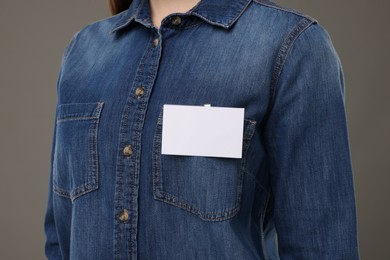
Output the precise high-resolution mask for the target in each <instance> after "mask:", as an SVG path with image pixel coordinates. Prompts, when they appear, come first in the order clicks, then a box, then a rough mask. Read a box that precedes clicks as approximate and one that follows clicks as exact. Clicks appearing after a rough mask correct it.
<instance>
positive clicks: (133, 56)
mask: <svg viewBox="0 0 390 260" xmlns="http://www.w3.org/2000/svg"><path fill="white" fill-rule="evenodd" d="M177 16H179V17H180V18H181V22H177V21H178V20H177V19H173V18H175V17H177ZM155 39H158V41H156V40H155ZM141 87H142V88H141ZM142 90H143V91H142ZM344 91H345V89H344V78H343V72H342V67H341V64H340V60H339V58H338V56H337V53H336V51H335V49H334V47H333V45H332V42H331V40H330V38H329V35H328V33H327V32H326V30H325V29H324V28H323V27H322V26H321V25H320V24H319V23H318V22H317V21H316V20H315V19H313V18H311V17H309V16H307V15H304V14H302V13H299V12H297V11H295V10H290V9H286V8H283V7H281V6H277V5H275V4H274V3H272V2H269V1H262V0H202V1H201V2H199V3H198V4H197V5H196V6H194V7H193V8H192V9H191V10H189V11H188V12H186V13H173V14H170V15H168V16H167V17H165V18H164V19H163V21H162V25H161V27H160V28H159V29H157V28H156V27H154V26H153V25H152V23H151V18H150V7H149V2H148V0H134V1H133V2H132V4H131V5H130V7H129V9H128V10H126V11H124V12H122V13H119V14H117V15H115V16H112V17H109V18H105V19H103V20H100V21H97V22H94V23H91V24H89V25H87V26H85V27H84V28H82V29H81V30H80V31H78V32H77V33H75V35H74V37H73V38H72V40H71V41H70V42H69V44H68V45H67V47H66V49H65V51H64V54H63V57H62V64H61V70H60V73H59V77H58V85H57V94H58V95H57V105H56V114H55V116H56V118H55V126H54V135H53V145H52V154H51V170H50V178H49V191H48V204H47V210H46V218H45V233H46V238H47V240H46V244H45V252H46V255H47V257H48V258H49V259H95V260H96V259H186V260H188V259H299V260H302V259H332V260H335V259H358V258H359V253H358V242H357V227H356V208H355V197H354V183H353V174H352V165H351V157H350V150H349V141H348V131H347V122H346V114H345V92H344ZM164 104H182V105H200V106H201V105H203V104H211V105H212V106H216V107H239V108H245V116H244V133H243V147H242V152H243V153H242V154H243V157H242V158H239V159H237V158H221V157H207V156H180V155H166V154H161V150H160V149H161V130H162V114H163V105H164ZM129 145H130V146H131V147H130V146H129Z"/></svg>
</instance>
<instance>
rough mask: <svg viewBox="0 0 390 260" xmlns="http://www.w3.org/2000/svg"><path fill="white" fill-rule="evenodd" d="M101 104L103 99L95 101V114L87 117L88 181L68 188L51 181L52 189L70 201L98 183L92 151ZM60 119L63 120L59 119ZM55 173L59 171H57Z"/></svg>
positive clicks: (94, 187)
mask: <svg viewBox="0 0 390 260" xmlns="http://www.w3.org/2000/svg"><path fill="white" fill-rule="evenodd" d="M91 104H92V103H91ZM103 104H104V102H103V101H100V102H96V103H95V106H96V107H95V110H94V112H93V114H96V116H95V117H89V119H90V120H91V122H90V124H89V129H88V145H89V157H88V164H89V169H88V173H87V179H88V181H87V182H86V183H82V184H80V185H79V186H77V187H74V188H71V189H70V190H65V189H62V188H61V187H59V186H58V185H57V184H56V183H55V181H53V191H54V192H56V193H57V194H58V195H60V196H63V197H67V198H70V199H71V200H72V202H73V201H74V200H75V199H77V198H78V197H80V196H81V195H83V194H86V193H89V192H91V191H94V190H96V189H97V188H98V183H97V181H98V178H97V177H96V178H95V177H94V176H95V175H97V174H98V172H97V167H98V166H97V164H98V162H97V161H96V160H97V159H98V158H97V150H95V151H93V149H97V130H98V128H99V118H100V115H101V111H102V108H103ZM84 119H86V118H84ZM60 121H65V120H60ZM94 155H96V156H94ZM53 171H54V170H53ZM57 174H59V173H58V172H57Z"/></svg>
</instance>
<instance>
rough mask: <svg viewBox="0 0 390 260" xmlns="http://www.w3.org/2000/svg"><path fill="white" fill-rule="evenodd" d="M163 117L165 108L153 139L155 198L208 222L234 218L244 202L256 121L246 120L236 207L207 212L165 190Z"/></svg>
mask: <svg viewBox="0 0 390 260" xmlns="http://www.w3.org/2000/svg"><path fill="white" fill-rule="evenodd" d="M162 116H163V106H162V107H161V108H160V112H159V115H158V118H157V125H156V129H155V132H154V137H153V146H152V147H153V152H152V154H153V169H152V175H153V176H152V179H153V197H154V198H155V199H158V200H160V201H163V202H166V203H169V204H171V205H174V206H177V207H179V208H182V209H185V210H187V211H189V212H191V213H194V214H196V215H198V216H199V217H200V218H201V219H203V220H207V221H221V220H226V219H229V218H232V217H233V216H235V215H236V213H237V212H238V211H239V210H240V205H241V200H242V189H243V179H244V173H245V171H244V169H245V164H246V153H247V151H248V149H249V145H250V141H251V140H252V137H253V134H254V131H255V129H256V121H255V120H251V119H244V120H245V122H246V123H247V124H246V125H245V126H246V127H245V130H246V131H245V135H244V136H245V137H246V138H244V143H243V155H242V157H243V158H242V159H243V160H242V161H241V163H240V169H239V177H238V178H239V183H238V185H237V196H236V203H235V206H233V207H231V208H225V209H222V210H220V211H213V212H205V211H204V210H201V209H200V208H199V207H198V206H196V205H195V204H193V203H191V202H188V201H187V200H185V199H182V198H179V197H177V196H175V195H172V194H170V193H167V192H165V191H164V190H163V183H162V179H161V167H160V166H161V155H160V154H159V153H160V151H161V131H162Z"/></svg>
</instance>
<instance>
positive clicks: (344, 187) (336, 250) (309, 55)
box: [264, 23, 359, 260]
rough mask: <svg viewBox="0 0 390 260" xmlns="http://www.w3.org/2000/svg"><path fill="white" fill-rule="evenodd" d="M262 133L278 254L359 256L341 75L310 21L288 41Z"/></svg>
mask: <svg viewBox="0 0 390 260" xmlns="http://www.w3.org/2000/svg"><path fill="white" fill-rule="evenodd" d="M289 48H290V49H289V50H288V54H287V57H286V58H285V60H284V63H283V64H282V67H281V69H280V74H279V76H278V79H277V82H276V83H275V87H274V89H273V93H274V95H273V98H272V101H271V103H270V105H271V109H270V111H269V114H268V117H267V119H266V123H265V129H264V137H265V145H266V149H267V154H268V156H269V159H270V160H269V162H270V176H271V192H272V196H273V199H274V220H275V228H276V231H277V237H278V250H279V255H280V258H281V259H300V260H303V259H332V260H335V259H359V254H358V242H357V223H356V208H355V195H354V183H353V173H352V165H351V157H350V149H349V140H348V138H349V137H348V130H347V121H346V113H345V98H344V94H345V91H344V76H343V72H342V67H341V63H340V60H339V57H338V55H337V53H336V51H335V50H334V47H333V45H332V42H331V40H330V38H329V35H328V33H327V32H326V31H325V29H323V27H322V26H321V25H319V24H318V23H313V24H312V25H310V26H309V27H308V28H306V29H305V30H304V31H303V32H302V33H301V34H300V35H299V36H297V38H296V39H295V41H294V42H293V43H292V44H291V46H290V47H289Z"/></svg>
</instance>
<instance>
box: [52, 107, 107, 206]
mask: <svg viewBox="0 0 390 260" xmlns="http://www.w3.org/2000/svg"><path fill="white" fill-rule="evenodd" d="M103 104H104V102H102V101H101V102H94V103H67V104H61V105H59V106H57V120H56V124H57V130H56V131H57V132H56V145H55V151H54V159H53V191H54V192H55V193H57V194H58V195H60V196H64V197H68V198H70V199H71V200H72V201H74V200H75V199H76V198H78V197H79V196H81V195H84V194H86V193H88V192H91V191H93V190H96V189H98V176H99V153H98V142H97V140H98V129H99V119H100V115H101V111H102V108H103Z"/></svg>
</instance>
